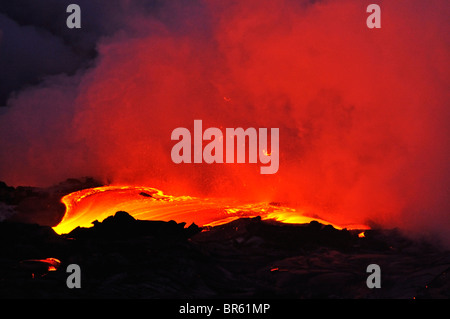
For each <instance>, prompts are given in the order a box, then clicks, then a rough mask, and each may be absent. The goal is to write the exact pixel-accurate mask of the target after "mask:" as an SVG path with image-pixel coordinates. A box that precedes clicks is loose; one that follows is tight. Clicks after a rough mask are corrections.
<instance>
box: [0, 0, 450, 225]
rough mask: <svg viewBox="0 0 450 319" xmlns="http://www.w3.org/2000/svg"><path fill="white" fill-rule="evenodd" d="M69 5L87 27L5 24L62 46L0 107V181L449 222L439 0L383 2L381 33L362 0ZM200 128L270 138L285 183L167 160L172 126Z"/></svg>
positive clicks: (254, 171) (237, 169)
mask: <svg viewBox="0 0 450 319" xmlns="http://www.w3.org/2000/svg"><path fill="white" fill-rule="evenodd" d="M88 3H91V4H88ZM92 3H94V4H95V5H93V4H92ZM79 4H80V6H81V8H82V14H83V25H82V29H81V30H66V29H64V23H65V20H64V19H65V17H66V15H65V10H64V8H63V9H62V11H61V12H58V15H62V18H61V17H59V18H58V19H59V20H58V19H55V21H59V22H58V23H59V26H58V27H55V25H54V24H51V22H48V23H50V24H51V25H48V26H42V25H39V23H38V22H33V23H34V24H33V25H32V26H19V24H17V25H15V26H14V28H16V29H18V30H19V31H10V32H18V33H17V34H18V35H19V36H20V37H21V39H22V40H23V41H31V40H30V37H32V38H33V39H35V38H36V37H37V35H34V34H33V32H34V31H33V30H32V28H34V29H36V30H40V29H42V28H46V30H48V32H49V34H51V35H52V36H53V37H54V38H55V39H51V38H48V39H47V40H44V39H43V40H42V42H41V45H43V46H47V47H48V48H58V47H61V50H60V51H58V52H59V53H54V51H51V50H47V52H49V54H53V55H52V56H51V63H49V64H48V66H47V67H46V68H44V69H41V70H39V69H37V68H38V65H40V66H41V67H45V65H44V66H43V65H42V63H39V62H38V61H34V60H31V62H30V63H31V64H30V65H27V69H29V70H30V73H29V74H34V73H33V72H35V73H36V74H40V75H41V76H40V81H38V84H37V85H34V86H31V87H30V86H28V87H23V86H20V85H16V86H15V87H20V88H21V90H17V89H16V91H15V93H14V94H10V98H9V100H8V102H7V107H5V108H3V110H2V111H1V112H2V113H3V114H1V115H0V147H1V149H2V156H1V158H0V179H1V180H4V181H6V182H7V183H9V184H13V185H19V184H20V185H24V184H33V185H48V184H52V183H55V182H59V181H61V180H63V179H65V178H68V177H77V176H86V175H90V176H94V177H97V178H102V179H103V180H105V181H108V182H112V183H118V184H122V183H127V184H146V185H148V186H154V187H160V188H161V189H163V190H164V191H166V192H168V193H170V192H175V193H183V194H193V195H214V196H244V197H247V198H252V199H255V200H261V199H265V200H276V201H282V202H288V203H290V204H291V205H296V206H299V207H302V208H304V209H305V210H306V211H307V212H309V213H313V214H317V215H320V216H322V217H325V218H328V219H330V220H333V221H336V222H355V223H358V222H359V223H364V222H367V221H373V222H375V223H379V224H382V225H384V226H388V227H393V226H398V227H401V228H404V229H408V230H418V229H419V228H420V229H423V230H425V231H431V232H436V231H439V232H440V233H441V234H444V233H445V232H446V231H447V230H448V229H449V227H450V218H449V208H450V207H449V206H450V205H449V202H450V201H449V186H450V185H449V181H450V176H449V175H450V173H449V172H450V169H449V168H450V167H449V163H448V162H449V161H448V159H449V155H450V154H449V149H450V148H449V136H450V134H449V133H450V132H449V126H448V121H449V115H450V114H449V113H450V112H449V107H448V104H449V91H448V87H449V69H450V68H449V60H448V56H449V38H448V32H449V20H448V16H449V14H450V12H449V6H448V5H447V3H446V1H445V0H442V1H438V0H436V1H428V2H424V1H420V0H417V1H408V2H407V3H404V2H398V1H397V2H392V1H388V2H381V1H380V2H379V4H380V6H381V8H382V16H381V18H382V28H381V29H368V28H367V26H366V18H367V16H368V14H367V13H366V6H367V5H368V3H364V2H361V1H359V0H354V1H350V0H348V1H333V0H330V1H318V2H317V1H289V0H286V1H264V0H263V1H261V0H259V1H224V2H222V1H221V2H220V4H219V3H218V2H215V1H197V2H192V1H189V2H182V1H180V2H172V1H171V2H170V4H169V3H160V2H157V1H155V2H152V3H150V4H149V3H145V2H144V1H133V2H131V1H125V0H123V1H119V0H116V1H111V2H108V4H106V3H104V2H101V4H100V1H79ZM40 10H43V11H44V9H43V8H40ZM10 11H11V10H10ZM10 11H8V12H10ZM93 12H95V14H93ZM38 14H39V13H36V14H35V16H37V15H38ZM99 17H100V18H99ZM3 19H6V18H5V17H4V18H3ZM15 19H16V20H18V19H19V18H17V17H16V18H15ZM0 21H2V20H0ZM98 21H102V22H98ZM55 23H56V22H55ZM22 24H23V22H22ZM2 28H4V27H3V26H2ZM25 28H28V29H27V30H28V31H27V30H25ZM60 29H64V31H58V30H60ZM8 30H10V29H8V28H7V29H6V30H3V29H2V32H1V33H0V34H2V36H1V37H0V49H1V50H3V52H5V51H6V52H8V50H9V49H8V48H9V47H8V45H9V41H12V40H7V39H8V37H7V36H6V35H5V31H8ZM52 30H53V31H52ZM32 31H33V32H32ZM27 32H28V33H27ZM58 32H59V33H58ZM84 32H86V33H84ZM85 36H86V38H84V37H85ZM49 37H50V35H49ZM44 38H45V37H44ZM58 39H60V40H59V41H60V42H58V41H56V40H58ZM7 41H8V42H7ZM52 41H53V42H52ZM37 46H38V49H39V44H37ZM92 50H94V54H93V53H92ZM37 52H38V55H40V54H41V53H39V52H40V51H39V50H37ZM50 52H53V53H50ZM2 54H3V55H4V54H5V53H2ZM3 55H2V56H3ZM18 58H21V59H30V58H28V57H21V56H20V55H19V57H18ZM47 58H48V56H47ZM2 59H3V58H2ZM42 59H43V61H48V60H46V58H45V57H42ZM27 61H30V60H27ZM64 62H66V64H65V63H64ZM3 63H4V62H3V61H2V62H1V63H0V65H1V64H3ZM15 63H16V64H17V65H21V64H20V61H16V62H15ZM58 65H60V66H58ZM77 68H78V71H77ZM52 70H53V71H52ZM55 70H56V71H58V70H60V73H58V72H54V71H55ZM20 72H24V70H23V69H21V70H20ZM42 72H47V73H46V75H52V76H46V77H42V74H41V73H42ZM13 75H14V73H11V72H10V73H9V76H10V77H12V76H13ZM1 81H3V83H7V82H8V81H7V78H6V77H5V76H4V75H3V74H2V75H1ZM194 119H201V120H203V125H204V127H219V128H222V129H225V128H227V127H231V128H235V127H243V128H247V127H255V128H258V127H267V128H271V127H276V128H280V168H279V171H278V173H277V174H274V175H261V174H259V164H211V165H208V164H178V165H177V164H174V163H173V162H172V161H171V157H170V151H171V148H172V146H173V145H174V142H173V141H171V139H170V136H171V132H172V130H173V129H175V128H177V127H187V128H188V129H190V130H193V121H194Z"/></svg>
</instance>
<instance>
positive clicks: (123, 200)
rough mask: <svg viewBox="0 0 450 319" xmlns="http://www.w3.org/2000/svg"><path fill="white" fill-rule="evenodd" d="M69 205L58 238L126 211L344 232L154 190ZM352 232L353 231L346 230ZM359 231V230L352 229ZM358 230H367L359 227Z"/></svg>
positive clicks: (301, 218) (70, 198)
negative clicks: (270, 222) (262, 221)
mask: <svg viewBox="0 0 450 319" xmlns="http://www.w3.org/2000/svg"><path fill="white" fill-rule="evenodd" d="M61 201H62V202H63V203H64V204H65V205H66V213H65V215H64V217H63V219H62V221H61V222H60V223H59V224H58V225H57V226H55V227H53V229H54V230H55V232H57V233H58V234H62V233H68V232H70V231H71V230H73V229H74V228H76V227H77V226H80V227H90V226H92V222H93V221H95V220H98V221H103V220H104V219H105V218H106V217H108V216H110V215H114V214H115V213H116V212H117V211H126V212H128V213H129V214H130V215H131V216H133V217H134V218H136V219H143V220H162V221H169V220H174V221H176V222H179V223H180V222H185V223H187V224H188V225H189V224H191V223H195V224H197V225H199V226H216V225H221V224H224V223H227V222H230V221H232V220H235V219H238V218H241V217H256V216H261V218H262V219H274V220H277V221H281V222H285V223H295V224H297V223H298V224H302V223H309V222H311V221H313V220H316V221H318V222H320V223H323V224H331V225H333V226H334V227H335V228H339V229H340V228H343V227H341V226H338V225H335V224H332V223H330V222H327V221H324V220H321V219H318V218H312V217H308V216H306V215H305V214H304V212H302V211H299V210H297V209H294V208H290V207H283V206H281V205H273V204H270V203H267V202H261V203H243V202H242V201H238V200H234V199H227V198H196V197H190V196H170V195H165V194H163V192H162V191H160V190H158V189H155V188H151V187H144V186H142V187H137V186H104V187H97V188H90V189H84V190H80V191H77V192H74V193H71V194H69V195H66V196H64V197H63V198H62V200H61ZM347 228H350V227H347ZM353 228H356V227H353ZM358 228H359V229H361V228H367V227H366V226H360V225H358Z"/></svg>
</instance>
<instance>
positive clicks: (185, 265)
mask: <svg viewBox="0 0 450 319" xmlns="http://www.w3.org/2000/svg"><path fill="white" fill-rule="evenodd" d="M93 224H94V225H93V227H90V228H77V229H75V230H73V231H72V232H71V233H70V234H67V235H57V234H56V233H54V232H53V230H52V229H51V228H50V227H44V226H39V225H36V224H34V225H33V224H21V223H12V222H1V223H0V249H1V252H2V254H1V256H0V297H3V298H413V297H415V298H447V299H448V298H449V297H450V291H449V287H450V284H449V275H448V274H449V269H450V252H448V251H446V250H441V249H439V248H438V247H435V246H432V245H430V244H427V243H421V242H415V241H413V240H410V239H406V238H404V237H403V236H402V235H401V233H400V232H398V231H397V230H370V231H366V232H365V235H366V236H365V237H363V238H359V237H358V232H357V231H347V230H337V229H334V228H332V227H330V226H325V225H322V224H320V223H317V222H312V223H310V224H305V225H287V224H283V223H279V222H274V221H269V220H261V219H260V218H243V219H238V220H235V221H233V222H230V223H228V224H225V225H220V226H216V227H209V228H206V229H203V230H202V229H200V228H199V227H197V226H195V225H191V226H189V227H187V228H186V227H185V224H184V223H176V222H174V221H171V222H161V221H142V220H136V219H135V218H133V217H131V216H130V215H129V214H127V213H126V212H117V213H116V214H115V215H114V216H110V217H108V218H106V219H105V220H104V221H103V222H101V223H100V222H94V223H93ZM49 258H56V259H58V260H59V261H61V264H60V266H59V267H58V268H57V270H56V271H49V272H46V271H45V267H43V266H45V264H46V263H45V262H42V260H44V261H45V260H51V259H49ZM373 263H375V264H378V265H379V266H380V267H381V271H382V276H381V278H382V279H381V280H382V288H381V289H369V288H368V287H367V285H366V279H367V276H368V273H367V272H366V268H367V266H368V265H369V264H373ZM69 264H77V265H79V266H80V269H81V278H82V279H81V280H82V283H81V287H82V288H80V289H69V288H67V286H66V279H67V276H68V274H67V273H66V268H67V266H68V265H69ZM41 268H42V269H41ZM32 273H34V274H35V276H34V277H33V276H32Z"/></svg>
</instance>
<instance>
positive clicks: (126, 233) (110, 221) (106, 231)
mask: <svg viewBox="0 0 450 319" xmlns="http://www.w3.org/2000/svg"><path fill="white" fill-rule="evenodd" d="M93 225H94V226H93V227H90V228H82V227H77V228H75V229H74V230H72V231H71V232H70V233H69V234H68V235H67V236H69V237H71V238H75V239H83V238H131V237H140V236H151V237H155V238H164V239H165V240H179V239H187V238H189V237H191V236H192V235H194V234H196V233H198V232H200V231H201V228H200V227H198V226H197V225H195V224H192V225H191V226H189V227H188V228H185V225H186V223H179V224H178V223H176V222H175V221H173V220H172V221H169V222H163V221H151V220H136V219H135V218H134V217H132V216H130V215H129V214H128V213H127V212H124V211H118V212H117V213H116V214H115V215H114V216H109V217H107V218H106V219H105V220H103V222H98V221H97V220H96V221H94V222H93Z"/></svg>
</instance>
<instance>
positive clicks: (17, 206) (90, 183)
mask: <svg viewBox="0 0 450 319" xmlns="http://www.w3.org/2000/svg"><path fill="white" fill-rule="evenodd" d="M99 186H102V184H101V183H100V182H98V181H96V180H95V179H93V178H90V177H85V178H83V179H79V180H78V179H73V178H72V179H67V180H66V181H64V182H62V183H59V184H57V185H54V186H51V187H48V188H38V187H24V186H18V187H12V186H8V185H6V184H5V183H4V182H0V202H2V203H3V205H7V206H8V209H10V210H14V211H15V213H14V214H8V216H7V220H10V221H14V222H21V223H37V224H40V225H48V226H56V225H57V224H58V223H59V222H60V221H61V219H62V217H63V216H64V213H65V206H64V204H62V203H61V198H62V197H63V196H65V195H67V194H70V193H72V192H75V191H78V190H81V189H86V188H92V187H99ZM1 207H2V206H0V208H1Z"/></svg>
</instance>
